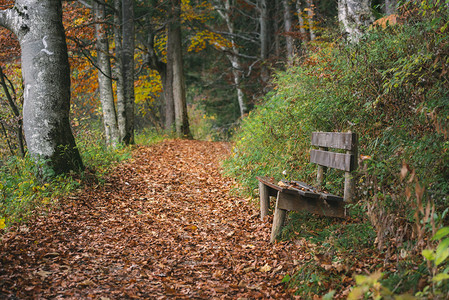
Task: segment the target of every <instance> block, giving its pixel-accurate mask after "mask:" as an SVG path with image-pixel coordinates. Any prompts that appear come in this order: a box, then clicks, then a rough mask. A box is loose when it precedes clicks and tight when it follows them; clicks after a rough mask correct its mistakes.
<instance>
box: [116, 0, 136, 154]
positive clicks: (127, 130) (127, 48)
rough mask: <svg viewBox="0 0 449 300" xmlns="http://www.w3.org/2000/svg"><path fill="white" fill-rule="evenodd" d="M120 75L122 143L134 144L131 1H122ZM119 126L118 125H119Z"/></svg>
mask: <svg viewBox="0 0 449 300" xmlns="http://www.w3.org/2000/svg"><path fill="white" fill-rule="evenodd" d="M122 20H123V24H122V26H123V27H122V30H123V31H122V32H123V33H122V41H123V43H122V74H123V79H124V80H123V88H124V95H125V102H124V109H125V111H124V112H123V111H122V112H121V115H122V117H123V116H124V117H125V120H124V122H122V124H121V125H122V126H121V127H119V129H120V135H121V138H122V141H123V142H124V143H125V144H126V145H129V144H134V100H135V96H134V48H135V47H134V7H133V1H132V0H122ZM119 126H120V124H119Z"/></svg>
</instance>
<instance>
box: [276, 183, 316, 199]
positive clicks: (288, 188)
mask: <svg viewBox="0 0 449 300" xmlns="http://www.w3.org/2000/svg"><path fill="white" fill-rule="evenodd" d="M282 182H283V183H284V184H285V185H286V187H285V189H284V190H283V191H282V192H283V193H289V194H300V195H301V196H304V197H310V198H319V197H320V194H319V193H317V192H315V191H314V190H313V188H311V187H305V186H303V185H299V184H298V183H297V181H294V180H292V181H287V180H282ZM292 183H293V184H295V185H298V186H299V187H301V188H303V189H305V190H304V191H303V190H301V189H298V188H295V187H293V186H292Z"/></svg>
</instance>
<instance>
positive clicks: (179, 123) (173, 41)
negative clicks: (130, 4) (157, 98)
mask: <svg viewBox="0 0 449 300" xmlns="http://www.w3.org/2000/svg"><path fill="white" fill-rule="evenodd" d="M172 3H173V12H174V14H173V22H172V23H171V24H170V26H169V30H168V35H169V39H168V40H169V43H170V45H171V48H170V49H171V55H172V56H171V59H172V61H171V62H168V61H167V63H168V64H169V65H170V64H172V71H173V78H172V79H173V100H174V107H175V124H176V125H175V127H176V134H177V135H178V136H179V137H188V138H190V137H191V133H190V128H189V119H188V115H187V102H186V91H185V82H184V66H183V59H182V39H181V2H180V1H179V0H173V1H172Z"/></svg>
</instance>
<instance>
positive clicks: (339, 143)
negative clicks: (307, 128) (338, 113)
mask: <svg viewBox="0 0 449 300" xmlns="http://www.w3.org/2000/svg"><path fill="white" fill-rule="evenodd" d="M356 144H357V134H356V133H353V132H312V145H313V146H317V147H329V148H335V149H343V150H352V149H353V148H354V146H355V145H356Z"/></svg>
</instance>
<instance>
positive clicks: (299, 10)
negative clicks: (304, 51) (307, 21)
mask: <svg viewBox="0 0 449 300" xmlns="http://www.w3.org/2000/svg"><path fill="white" fill-rule="evenodd" d="M296 13H297V14H298V23H299V32H300V33H301V38H302V39H304V38H305V37H306V29H305V27H304V18H303V16H302V14H303V12H302V8H301V0H296Z"/></svg>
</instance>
